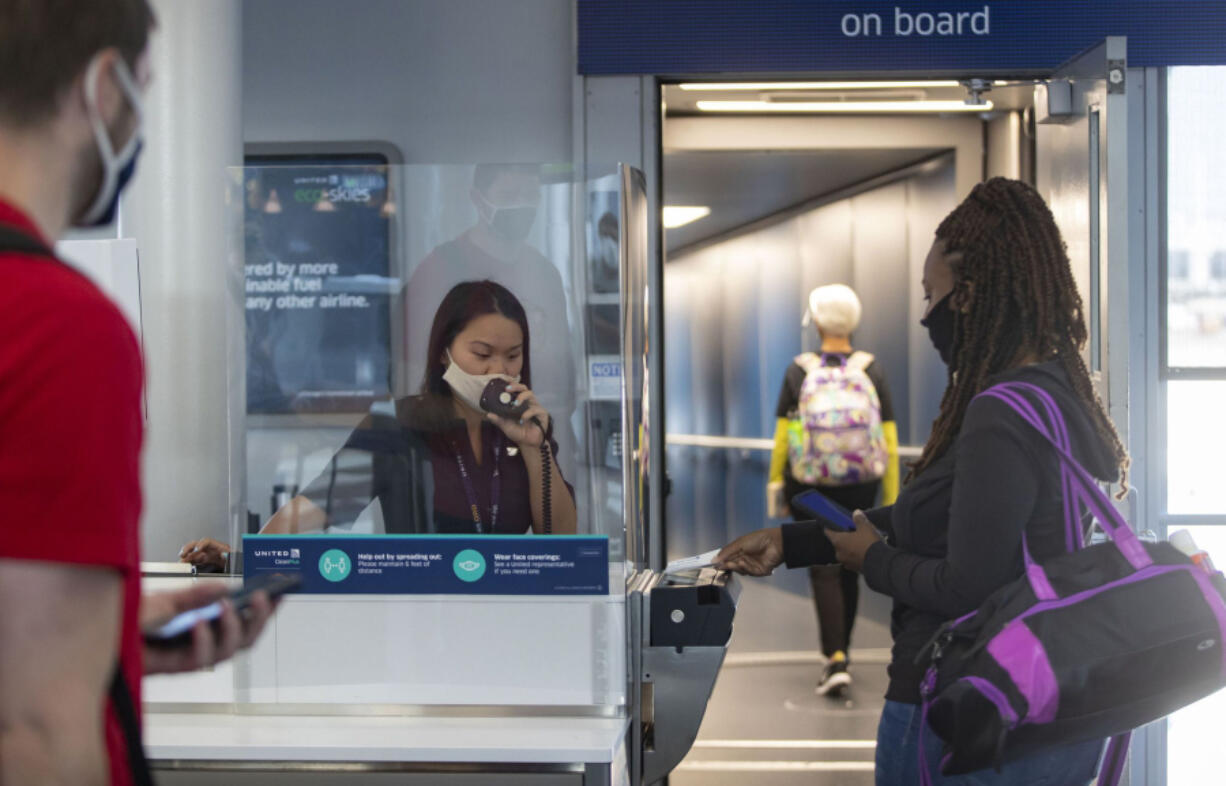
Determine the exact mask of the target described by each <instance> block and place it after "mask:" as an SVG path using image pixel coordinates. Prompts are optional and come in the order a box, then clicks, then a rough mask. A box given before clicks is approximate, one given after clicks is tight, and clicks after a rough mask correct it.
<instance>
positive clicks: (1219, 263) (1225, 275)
mask: <svg viewBox="0 0 1226 786" xmlns="http://www.w3.org/2000/svg"><path fill="white" fill-rule="evenodd" d="M1223 125H1226V68H1223V67H1187V68H1172V69H1171V70H1170V71H1169V75H1168V79H1167V139H1166V149H1167V151H1169V153H1168V155H1167V162H1166V164H1167V183H1166V186H1167V210H1166V213H1167V220H1166V230H1167V276H1166V286H1167V297H1166V308H1167V321H1166V342H1167V365H1168V367H1169V368H1171V369H1181V368H1197V369H1206V368H1221V369H1223V379H1226V290H1222V289H1221V288H1220V287H1219V286H1218V284H1219V282H1223V281H1226V212H1223V211H1222V207H1221V206H1222V205H1223V204H1226V180H1224V179H1223V178H1222V176H1221V173H1222V172H1224V171H1226V149H1223V147H1222V146H1221V144H1220V133H1221V131H1220V130H1221V128H1222V127H1223ZM1176 376H1178V373H1176ZM1172 436H1173V434H1172ZM1179 504H1180V503H1179V502H1178V501H1177V500H1175V499H1174V498H1173V497H1172V498H1171V505H1172V508H1174V507H1177V506H1179Z"/></svg>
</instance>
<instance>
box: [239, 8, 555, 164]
mask: <svg viewBox="0 0 1226 786" xmlns="http://www.w3.org/2000/svg"><path fill="white" fill-rule="evenodd" d="M572 5H573V3H571V2H570V1H569V0H515V2H505V1H504V0H346V1H345V2H338V1H337V0H246V1H245V2H244V3H243V129H244V138H245V140H246V141H248V142H255V141H276V142H283V141H300V140H366V139H380V140H386V141H390V142H392V143H393V144H395V145H396V146H397V147H399V148H400V150H401V152H402V153H403V154H404V157H405V161H406V162H409V163H429V164H442V163H457V164H462V163H474V162H477V161H524V162H532V163H535V162H542V161H569V160H571V100H572V98H571V79H572V74H574V70H575V69H574V52H573V46H572V40H573V34H572V32H571V27H572V20H571V16H572V8H571V7H572Z"/></svg>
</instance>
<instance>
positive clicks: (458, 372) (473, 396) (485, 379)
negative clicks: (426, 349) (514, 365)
mask: <svg viewBox="0 0 1226 786" xmlns="http://www.w3.org/2000/svg"><path fill="white" fill-rule="evenodd" d="M445 351H446V353H447V361H448V362H449V363H450V365H449V366H447V370H446V371H444V372H443V381H444V382H446V383H447V384H448V385H449V386H450V387H451V392H452V393H454V394H455V395H457V396H459V397H460V400H461V401H463V402H464V403H465V404H467V405H468V406H470V407H472V408H473V409H475V410H477V411H478V412H480V411H481V394H482V393H484V392H485V386H486V385H488V384H490V381H491V380H495V379H505V380H506V381H507V382H519V375H518V374H516V375H515V376H513V377H509V376H507V375H506V374H469V373H468V372H467V371H465V370H464V369H462V368H460V364H459V363H457V362H455V359H453V358H452V357H451V350H449V349H448V350H445Z"/></svg>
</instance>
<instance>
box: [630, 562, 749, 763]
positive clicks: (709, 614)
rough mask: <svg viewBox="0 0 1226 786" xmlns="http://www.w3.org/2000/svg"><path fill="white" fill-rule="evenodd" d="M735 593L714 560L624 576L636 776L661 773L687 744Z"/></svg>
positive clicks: (724, 645) (720, 658) (725, 635)
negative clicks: (710, 563)
mask: <svg viewBox="0 0 1226 786" xmlns="http://www.w3.org/2000/svg"><path fill="white" fill-rule="evenodd" d="M740 594H741V586H740V582H739V581H738V580H737V579H736V577H735V576H733V575H732V574H731V573H727V572H724V571H719V570H716V569H714V568H702V569H700V570H693V571H686V572H682V573H668V574H661V573H656V572H652V571H647V572H643V573H639V574H636V575H635V576H633V577H632V578H631V580H630V581H629V583H628V584H627V587H626V602H627V606H628V611H629V618H630V625H631V627H630V631H631V652H630V664H631V670H630V680H631V683H632V684H631V686H630V690H631V693H630V695H631V696H632V697H634V698H635V699H637V701H634V702H633V705H632V706H633V709H634V713H633V719H632V723H631V732H630V733H631V762H630V771H631V778H632V779H633V782H634V783H635V784H652V783H656V782H657V781H659V780H661V779H662V778H664V777H665V776H666V775H668V773H669V772H670V771H671V770H672V769H673V768H674V767H676V766H677V765H678V764H679V763H680V762H681V760H682V759H683V758H684V757H685V755H686V753H688V752H689V750H690V747H691V746H692V745H693V744H694V738H695V737H697V736H698V727H699V725H700V724H701V723H702V718H703V715H704V713H705V712H706V709H707V701H708V700H709V699H710V697H711V690H712V688H714V686H715V678H716V676H718V675H719V669H720V666H721V665H723V662H724V655H725V653H726V652H727V650H728V641H729V640H730V639H731V637H732V618H733V616H734V615H735V614H736V604H737V600H738V599H739V597H740Z"/></svg>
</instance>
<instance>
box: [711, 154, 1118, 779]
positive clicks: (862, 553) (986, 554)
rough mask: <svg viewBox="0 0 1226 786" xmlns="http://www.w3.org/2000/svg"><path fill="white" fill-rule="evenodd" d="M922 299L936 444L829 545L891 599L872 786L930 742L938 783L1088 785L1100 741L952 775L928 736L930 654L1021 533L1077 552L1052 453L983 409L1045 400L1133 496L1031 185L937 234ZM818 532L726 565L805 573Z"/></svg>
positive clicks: (753, 537) (991, 199)
mask: <svg viewBox="0 0 1226 786" xmlns="http://www.w3.org/2000/svg"><path fill="white" fill-rule="evenodd" d="M923 287H924V294H925V300H926V301H927V302H928V308H927V310H926V313H925V315H924V319H923V321H922V324H923V325H924V326H925V327H926V328H927V329H928V333H929V336H930V337H931V339H932V343H933V345H934V346H935V347H936V349H937V351H938V352H939V353H940V355H941V359H942V360H943V361H944V362H945V363H946V364H947V365H948V366H949V385H948V387H947V388H946V391H945V395H944V398H943V399H942V401H941V409H940V413H939V415H938V416H937V419H936V421H935V422H934V423H933V428H932V434H931V436H930V437H929V438H928V442H927V444H925V446H924V451H923V454H922V455H921V457H920V459H919V461H918V462H917V463H916V464H915V466H914V467H912V469H911V472H910V475H909V477H908V480H907V484H906V487H905V488H904V489H903V491H902V493H901V494H900V495H899V497H898V501H897V502H896V504H895V505H893V506H891V507H889V508H878V509H876V510H872V511H868V512H867V513H865V512H860V511H857V512H856V513H855V515H854V519H855V522H856V530H855V531H854V532H847V533H836V532H829V531H827V532H826V533H825V534H826V535H827V536H828V537H829V538H830V540H831V541H832V542H833V543H834V546H835V551H836V555H837V556H838V559H839V561H840V562H841V563H842V564H843V565H844V566H845V567H847V568H849V569H851V570H858V571H860V572H861V573H863V574H864V577H865V580H866V582H867V583H868V585H869V586H870V587H872V588H873V589H875V590H877V591H878V592H882V593H884V594H886V595H889V596H890V597H892V598H893V600H894V608H893V612H892V615H891V633H892V635H893V638H894V646H893V650H892V655H891V660H890V665H889V677H890V681H889V687H888V689H887V690H886V703H885V708H884V710H883V711H882V716H881V722H880V724H879V726H878V730H877V761H876V780H877V784H878V786H902V785H904V784H913V783H918V782H919V781H920V771H919V767H920V764H919V752H920V746H921V745H922V746H923V749H924V751H925V753H926V759H927V763H928V764H927V766H928V768H929V774H930V776H931V777H932V781H933V782H934V783H939V784H959V785H961V784H976V785H977V786H978V785H979V784H983V785H984V786H986V785H987V784H993V785H995V784H1052V785H1060V786H1065V785H1067V786H1084V785H1085V784H1088V783H1089V782H1090V781H1091V780H1092V779H1093V777H1094V774H1095V771H1096V770H1097V766H1098V757H1099V753H1100V751H1101V748H1102V745H1101V743H1100V742H1089V743H1081V744H1077V745H1070V746H1064V747H1057V748H1051V749H1048V750H1045V751H1040V752H1039V753H1036V754H1033V755H1031V756H1028V757H1026V758H1023V759H1018V760H1015V761H1011V762H1008V763H1007V764H1005V765H1004V766H1003V767H1002V768H1001V769H1000V770H999V771H995V770H983V771H980V772H974V773H969V774H966V775H958V776H953V777H942V776H941V775H940V773H939V762H940V759H941V741H940V739H939V738H938V737H937V736H936V735H935V734H934V733H932V732H931V731H930V730H926V731H925V733H923V734H921V725H922V724H921V720H922V719H921V711H920V704H921V701H920V681H921V679H922V677H923V674H924V671H925V669H926V668H927V665H928V664H927V660H926V653H925V644H926V643H927V642H928V641H929V639H930V638H931V637H932V635H933V634H934V633H935V632H936V630H937V628H939V627H940V626H941V624H942V623H944V622H945V621H947V620H950V619H953V618H955V617H958V616H961V615H962V614H965V613H967V612H969V611H972V610H974V609H976V608H977V607H978V606H979V605H980V604H981V603H982V602H983V601H984V600H986V599H987V597H988V596H989V595H991V594H992V593H993V592H995V591H996V590H997V589H999V588H1001V587H1003V586H1005V585H1007V584H1009V583H1011V582H1013V581H1014V580H1016V579H1017V578H1019V577H1021V576H1022V574H1023V570H1024V568H1023V558H1022V536H1023V533H1025V536H1026V542H1027V545H1028V547H1029V549H1030V552H1031V554H1032V555H1033V556H1034V558H1035V559H1036V560H1037V561H1038V562H1040V563H1041V562H1043V561H1044V560H1046V559H1049V558H1051V557H1054V556H1057V555H1059V554H1062V553H1064V551H1065V550H1066V548H1067V544H1066V536H1065V528H1064V510H1063V498H1062V492H1061V483H1060V474H1059V467H1060V465H1059V462H1058V460H1057V458H1056V454H1055V452H1054V449H1053V448H1052V447H1051V445H1050V443H1048V442H1047V441H1046V439H1045V438H1043V437H1042V436H1041V435H1039V433H1038V432H1037V431H1035V430H1034V429H1032V428H1031V427H1030V426H1029V425H1028V424H1026V423H1025V422H1023V421H1022V420H1021V419H1020V418H1019V417H1017V415H1016V414H1014V413H1013V411H1012V410H1011V409H1010V408H1009V407H1008V405H1006V404H1005V403H1004V402H1002V401H1000V400H998V399H996V398H993V397H990V396H985V397H980V398H976V396H977V395H978V394H979V393H981V392H982V391H984V390H985V389H987V388H989V387H991V386H992V385H995V384H998V383H1001V382H1026V383H1030V384H1032V385H1036V386H1038V387H1040V388H1042V389H1043V390H1044V391H1046V392H1047V393H1048V394H1050V395H1051V396H1052V398H1054V399H1055V401H1056V403H1057V405H1058V406H1059V408H1060V410H1061V413H1062V414H1063V416H1064V419H1065V421H1066V423H1067V425H1068V429H1069V435H1070V440H1071V442H1072V449H1073V454H1074V456H1075V457H1076V458H1077V460H1078V461H1079V462H1080V463H1081V464H1082V465H1083V466H1084V467H1085V468H1086V469H1087V470H1089V471H1090V472H1091V473H1093V474H1094V475H1095V476H1096V477H1097V478H1099V479H1100V480H1102V481H1107V482H1113V481H1119V483H1120V486H1121V493H1122V491H1123V490H1125V489H1126V479H1125V472H1126V470H1127V467H1128V458H1127V456H1126V454H1125V452H1124V448H1123V445H1122V444H1121V443H1120V439H1119V436H1118V435H1117V434H1116V431H1115V428H1114V427H1113V426H1112V424H1111V421H1110V419H1109V418H1108V417H1107V414H1106V412H1105V411H1104V410H1103V407H1102V404H1101V403H1100V402H1099V401H1098V398H1097V397H1096V396H1095V394H1094V388H1093V385H1092V383H1091V380H1090V375H1089V372H1088V370H1087V368H1086V365H1085V363H1084V361H1083V360H1082V357H1081V351H1082V348H1083V347H1084V345H1085V342H1086V337H1087V331H1086V324H1085V316H1084V312H1083V308H1082V302H1081V298H1080V297H1079V296H1078V294H1077V289H1076V285H1075V284H1074V281H1073V275H1072V270H1071V268H1070V265H1069V260H1068V254H1067V252H1066V250H1065V245H1064V242H1063V240H1062V239H1061V237H1060V231H1059V229H1058V228H1057V227H1056V222H1055V219H1054V218H1053V217H1052V214H1051V211H1050V210H1049V209H1048V207H1047V205H1046V204H1045V203H1044V202H1043V199H1042V198H1041V197H1040V196H1039V195H1038V193H1036V192H1035V190H1034V189H1033V188H1031V187H1030V186H1028V185H1026V184H1025V183H1022V182H1020V181H1016V180H1006V179H1004V178H993V179H992V180H989V181H987V182H984V183H981V184H979V185H978V186H976V187H975V189H974V190H973V191H972V192H971V194H970V195H969V196H968V197H967V198H966V199H965V200H964V201H963V202H962V203H961V204H960V205H959V206H958V207H957V208H955V209H954V211H953V212H952V213H950V214H949V216H947V217H946V218H945V220H944V221H943V222H942V223H941V225H940V226H939V227H938V228H937V231H936V238H935V241H934V243H933V245H932V250H931V251H930V252H929V254H928V258H927V260H926V261H925V264H924V275H923ZM816 526H817V525H815V524H789V525H784V526H783V527H782V528H773V529H768V530H761V531H758V532H755V533H751V534H750V535H746V536H744V537H742V538H740V539H738V540H736V541H733V542H732V543H730V544H729V545H728V546H726V547H725V548H724V549H723V551H721V552H720V555H719V557H718V558H717V564H719V565H721V566H722V567H725V568H728V569H731V570H735V571H738V572H742V573H748V574H750V575H765V574H766V573H769V572H770V571H771V570H773V569H774V567H775V566H777V565H779V564H780V563H783V562H786V563H787V565H788V566H789V567H800V566H802V565H806V564H808V563H807V562H806V560H807V559H809V558H811V555H812V554H813V552H814V551H815V550H816V546H815V544H816V543H817V542H818V539H817V537H816V535H815V534H814V533H815V529H816ZM879 531H880V533H884V537H883V536H882V534H879ZM917 659H918V661H919V662H917Z"/></svg>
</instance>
